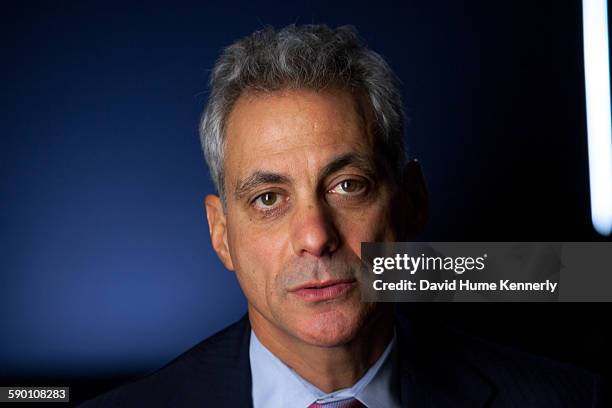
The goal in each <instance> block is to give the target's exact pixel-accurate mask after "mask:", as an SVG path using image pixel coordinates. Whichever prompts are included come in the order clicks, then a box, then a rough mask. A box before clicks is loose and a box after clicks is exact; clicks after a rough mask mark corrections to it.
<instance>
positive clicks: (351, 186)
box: [340, 180, 359, 193]
mask: <svg viewBox="0 0 612 408" xmlns="http://www.w3.org/2000/svg"><path fill="white" fill-rule="evenodd" d="M340 187H341V188H342V190H344V192H346V193H354V192H355V191H357V190H358V189H359V185H358V183H355V182H354V181H353V180H345V181H343V182H342V183H340Z"/></svg>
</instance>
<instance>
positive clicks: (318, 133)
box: [226, 90, 372, 181]
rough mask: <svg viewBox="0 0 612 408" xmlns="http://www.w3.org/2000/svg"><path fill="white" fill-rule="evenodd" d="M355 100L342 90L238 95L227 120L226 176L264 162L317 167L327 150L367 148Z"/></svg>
mask: <svg viewBox="0 0 612 408" xmlns="http://www.w3.org/2000/svg"><path fill="white" fill-rule="evenodd" d="M358 105H359V102H358V101H357V100H356V98H355V96H354V95H353V94H351V93H349V92H348V91H340V90H335V91H332V90H326V91H309V90H291V91H279V92H273V93H268V94H265V95H260V94H259V93H257V94H247V95H244V96H241V97H240V98H239V99H238V101H237V102H236V104H235V106H234V109H233V110H232V112H231V114H230V117H229V120H228V127H227V137H228V141H227V145H226V160H227V161H226V172H227V173H229V174H228V177H227V179H226V180H227V181H230V180H229V179H234V180H235V179H236V178H239V177H243V176H245V174H241V173H243V172H247V171H253V170H257V168H256V167H257V166H262V165H266V166H273V167H275V168H285V169H290V168H295V167H300V166H304V167H305V170H306V171H308V172H309V173H311V172H313V173H316V168H317V167H318V166H320V165H323V164H324V163H322V162H324V161H325V160H326V159H328V158H329V157H328V156H332V155H335V154H338V153H342V152H344V151H347V150H361V151H369V150H371V149H372V147H371V143H372V140H371V138H370V137H369V132H368V131H367V127H366V126H367V125H366V119H365V118H364V117H363V115H362V110H361V109H360V108H359V106H358ZM279 156H280V157H283V156H286V157H284V158H283V159H279V158H278V157H279ZM268 169H270V168H268Z"/></svg>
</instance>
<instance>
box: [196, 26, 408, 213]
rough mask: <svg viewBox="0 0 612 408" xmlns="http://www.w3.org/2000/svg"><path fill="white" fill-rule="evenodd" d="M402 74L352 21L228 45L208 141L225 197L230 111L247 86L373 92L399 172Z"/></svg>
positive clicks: (209, 111) (381, 133) (212, 99)
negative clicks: (368, 44) (360, 34)
mask: <svg viewBox="0 0 612 408" xmlns="http://www.w3.org/2000/svg"><path fill="white" fill-rule="evenodd" d="M397 84H398V80H397V78H396V77H395V75H394V74H393V71H391V68H390V67H389V65H387V63H386V62H385V61H384V60H383V58H382V57H381V56H380V55H379V54H377V53H376V52H374V51H372V50H370V49H368V48H367V47H366V46H365V44H364V43H363V41H362V40H361V39H360V38H359V37H358V35H357V32H356V30H355V28H354V27H352V26H342V27H338V28H336V29H335V30H332V29H330V28H329V27H327V26H325V25H304V26H296V25H289V26H287V27H285V28H283V29H281V30H278V31H275V30H274V29H273V28H271V27H266V28H264V29H262V30H259V31H256V32H254V33H253V34H251V35H249V36H247V37H244V38H242V39H240V40H238V41H237V42H235V43H234V44H232V45H230V46H229V47H227V48H225V49H224V50H223V53H222V54H221V57H220V58H219V59H218V60H217V62H216V64H215V66H214V68H213V71H212V74H211V77H210V87H211V91H210V95H209V99H208V105H207V106H206V109H205V110H204V113H203V115H202V120H201V122H200V141H201V143H202V149H203V150H204V157H205V159H206V162H207V164H208V168H209V170H210V175H211V177H212V180H213V182H214V184H215V187H216V188H217V191H218V192H219V195H220V197H221V200H222V201H223V203H225V191H224V190H225V188H224V171H223V165H224V148H225V135H224V132H225V125H226V120H227V117H228V115H229V113H230V111H231V109H232V107H233V105H234V103H235V102H236V100H237V99H238V98H239V97H240V95H242V94H243V93H244V92H245V91H263V92H272V91H276V90H281V89H287V88H298V89H299V88H306V89H315V90H320V89H323V88H326V87H329V86H336V87H346V88H349V89H351V90H358V91H361V92H363V93H364V94H365V96H366V97H367V100H369V103H370V105H371V108H372V111H373V113H374V116H375V122H376V123H374V131H375V132H376V134H377V135H376V136H377V137H378V138H379V144H380V147H381V152H382V153H383V154H384V157H385V159H386V162H387V164H388V165H389V166H390V168H391V170H392V171H393V172H394V173H395V174H396V175H398V174H399V173H397V172H401V169H402V166H403V164H404V163H405V161H406V152H405V147H404V141H403V134H404V114H403V110H402V103H401V96H400V92H399V89H398V86H397Z"/></svg>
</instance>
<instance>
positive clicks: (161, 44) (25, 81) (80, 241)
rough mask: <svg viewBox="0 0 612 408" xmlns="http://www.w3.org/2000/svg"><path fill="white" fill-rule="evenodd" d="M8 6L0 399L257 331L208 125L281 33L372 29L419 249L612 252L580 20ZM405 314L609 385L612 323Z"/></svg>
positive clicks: (548, 8) (479, 309)
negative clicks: (239, 74)
mask: <svg viewBox="0 0 612 408" xmlns="http://www.w3.org/2000/svg"><path fill="white" fill-rule="evenodd" d="M5 7H8V8H4V9H3V11H2V15H1V17H0V30H1V31H2V35H1V39H0V41H1V42H2V64H0V78H1V81H2V88H1V90H2V98H1V100H0V115H1V118H2V121H1V123H2V130H1V131H0V132H1V133H0V134H1V144H0V322H1V324H2V327H1V328H0V377H1V383H2V385H24V386H25V385H35V384H41V385H43V384H44V385H58V386H59V385H71V387H72V389H71V393H72V400H73V401H79V400H82V399H85V398H89V397H91V396H93V395H96V394H97V393H100V392H102V391H104V390H105V389H107V388H109V387H112V386H114V385H116V384H118V383H120V382H122V381H125V380H126V379H128V378H130V377H131V376H134V375H141V374H143V373H146V372H148V371H151V370H153V369H155V368H157V367H159V366H161V365H163V364H164V363H166V362H167V361H169V360H170V359H172V358H173V357H174V356H176V355H178V354H180V353H181V352H182V351H184V350H186V349H188V348H189V347H190V346H192V345H194V344H195V343H197V342H198V341H199V340H201V339H202V338H204V337H206V336H208V335H210V334H212V333H213V332H215V331H217V330H219V329H221V328H222V327H224V326H225V325H227V324H228V323H230V322H231V321H233V320H235V319H237V318H239V317H240V316H241V315H242V313H243V312H244V311H245V307H246V304H245V301H244V299H243V297H242V295H241V292H240V290H239V288H238V285H237V284H236V282H235V279H234V277H233V275H232V274H231V273H230V272H227V271H225V270H224V269H223V267H222V266H221V264H220V262H219V261H218V260H217V259H216V256H215V255H214V253H213V251H212V249H211V247H210V242H209V238H208V231H207V226H206V221H205V216H204V211H203V205H202V200H203V198H204V196H205V194H207V193H210V192H212V191H213V187H212V184H211V182H210V180H209V177H208V174H207V170H206V167H205V164H204V160H203V158H202V155H201V151H200V146H199V141H198V136H197V124H198V120H199V115H200V112H201V111H202V109H203V106H204V104H205V101H206V96H207V77H208V73H209V71H210V69H211V68H212V66H213V64H214V61H215V59H216V58H217V56H218V54H219V52H220V50H221V49H222V48H223V47H224V46H227V45H229V44H230V43H231V42H232V41H234V40H236V39H238V38H239V37H241V36H244V35H247V34H249V33H251V32H252V31H254V30H256V29H258V28H261V27H262V26H263V25H267V24H271V25H274V26H277V27H281V26H284V25H286V24H289V23H298V24H303V23H310V22H314V23H326V24H328V25H330V26H337V25H342V24H352V25H355V26H356V27H357V28H358V30H359V32H360V33H361V35H362V36H363V37H364V38H365V39H366V40H367V42H368V43H369V45H370V46H371V47H372V48H373V49H375V50H376V51H378V52H379V53H381V54H382V55H383V56H384V57H385V58H386V59H387V61H388V62H389V63H390V65H391V66H392V67H393V69H394V70H395V71H396V73H397V74H398V76H399V77H400V78H401V80H402V83H403V84H402V91H403V95H404V101H405V106H406V111H407V113H408V116H409V118H410V123H409V126H408V128H407V142H408V146H409V150H410V154H411V156H413V157H418V158H419V159H420V161H421V163H422V166H423V168H424V171H425V175H426V177H427V182H428V186H429V190H430V194H431V214H430V218H431V219H430V222H429V224H428V227H427V230H426V231H425V233H424V234H423V237H422V239H423V240H429V241H601V240H610V238H602V237H600V236H599V235H597V234H596V233H595V232H594V230H593V228H592V226H591V222H590V212H589V211H590V210H589V197H588V167H587V139H586V123H585V107H584V80H583V64H582V25H581V8H580V1H578V0H576V1H538V2H533V1H526V0H518V1H512V2H504V1H499V2H489V1H465V2H461V1H455V0H441V1H431V0H422V1H402V2H397V3H394V2H389V1H380V0H379V1H376V2H367V1H357V2H356V1H350V2H349V1H345V2H329V1H302V2H300V3H299V4H290V2H281V1H274V2H268V3H261V4H256V3H254V2H249V1H234V2H229V1H225V2H206V1H201V2H192V3H186V2H178V3H177V2H172V3H170V2H167V3H152V2H138V3H136V2H134V3H132V4H125V3H119V2H117V3H108V2H104V3H103V2H76V1H75V2H63V1H61V2H60V1H56V2H46V3H38V2H29V3H23V5H19V6H17V5H15V4H13V5H12V6H5ZM404 309H405V311H406V313H410V314H411V315H413V316H416V317H417V318H420V319H423V320H427V321H429V322H430V323H432V324H434V325H438V324H449V325H454V326H458V327H460V328H462V329H463V330H466V331H468V332H471V333H474V334H477V335H479V336H482V337H485V338H488V339H492V340H495V341H498V342H501V343H505V344H508V345H511V346H514V347H517V348H521V349H524V350H527V351H530V352H535V353H539V354H543V355H547V356H550V357H552V358H555V359H557V360H561V361H566V362H568V363H571V364H574V365H578V366H583V367H586V368H589V369H591V370H594V371H597V372H600V373H602V374H604V375H609V374H610V368H609V360H610V356H611V353H610V344H611V343H612V336H611V332H610V328H609V326H610V325H609V321H610V312H611V311H612V308H611V306H610V304H598V303H584V304H577V303H573V304H535V303H522V304H433V305H432V304H427V305H422V304H420V305H414V307H413V309H410V310H408V309H407V307H406V306H405V305H404Z"/></svg>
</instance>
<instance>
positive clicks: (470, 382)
mask: <svg viewBox="0 0 612 408" xmlns="http://www.w3.org/2000/svg"><path fill="white" fill-rule="evenodd" d="M410 327H411V329H410V330H411V331H412V335H413V337H414V338H413V339H412V340H410V341H407V342H404V347H408V348H416V349H417V350H418V351H416V352H417V353H419V358H417V359H416V360H415V362H414V364H416V365H417V366H420V367H422V368H421V369H422V371H425V372H428V373H429V375H430V376H436V375H437V376H442V377H445V378H446V381H447V383H450V382H455V383H456V384H460V385H459V386H458V388H459V387H460V388H463V389H470V390H471V391H470V392H471V393H472V394H473V393H478V392H480V393H482V394H483V395H486V399H487V400H488V401H489V404H490V405H489V406H492V407H497V406H500V407H501V406H521V407H541V406H554V407H598V406H603V394H602V392H603V381H602V379H601V378H600V377H599V376H597V375H595V374H594V373H591V372H589V371H587V370H584V369H581V368H577V367H574V366H571V365H569V364H564V363H560V362H557V361H553V360H551V359H548V358H545V357H541V356H536V355H532V354H529V353H526V352H523V351H520V350H516V349H513V348H511V347H506V346H502V345H499V344H495V343H492V342H489V341H485V340H482V339H479V338H475V337H473V336H470V335H467V334H465V333H462V332H460V331H456V330H447V329H432V328H431V327H428V328H423V327H420V328H419V327H418V326H410ZM423 330H425V331H426V333H422V331H423ZM404 352H405V353H408V354H409V353H412V352H415V351H414V350H413V351H411V350H404ZM485 389H486V390H487V391H486V392H485V391H483V390H485Z"/></svg>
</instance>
